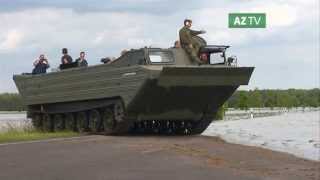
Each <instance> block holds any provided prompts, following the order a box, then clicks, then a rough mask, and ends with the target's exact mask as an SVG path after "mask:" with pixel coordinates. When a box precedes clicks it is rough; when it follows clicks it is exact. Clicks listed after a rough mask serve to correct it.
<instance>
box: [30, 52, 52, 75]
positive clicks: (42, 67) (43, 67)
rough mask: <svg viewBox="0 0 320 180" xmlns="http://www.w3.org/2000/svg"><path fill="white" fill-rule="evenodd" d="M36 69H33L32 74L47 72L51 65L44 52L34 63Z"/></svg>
mask: <svg viewBox="0 0 320 180" xmlns="http://www.w3.org/2000/svg"><path fill="white" fill-rule="evenodd" d="M33 65H34V69H33V70H32V74H44V73H46V72H47V69H48V68H49V67H50V65H49V63H48V60H47V59H46V58H45V57H44V55H43V54H41V55H40V57H39V59H37V60H36V61H35V62H34V63H33Z"/></svg>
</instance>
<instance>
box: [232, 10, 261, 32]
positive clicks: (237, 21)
mask: <svg viewBox="0 0 320 180" xmlns="http://www.w3.org/2000/svg"><path fill="white" fill-rule="evenodd" d="M265 27H266V14H265V13H230V14H229V28H265Z"/></svg>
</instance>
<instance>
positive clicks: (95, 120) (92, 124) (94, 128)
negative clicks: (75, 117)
mask: <svg viewBox="0 0 320 180" xmlns="http://www.w3.org/2000/svg"><path fill="white" fill-rule="evenodd" d="M100 122H101V116H100V112H99V111H98V110H91V111H90V115H89V129H90V130H91V132H94V133H95V132H99V131H100V127H101V126H100V124H101V123H100Z"/></svg>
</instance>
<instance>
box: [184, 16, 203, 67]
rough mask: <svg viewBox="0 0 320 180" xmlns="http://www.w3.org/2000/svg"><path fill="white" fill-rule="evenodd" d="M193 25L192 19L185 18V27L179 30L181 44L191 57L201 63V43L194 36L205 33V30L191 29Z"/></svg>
mask: <svg viewBox="0 0 320 180" xmlns="http://www.w3.org/2000/svg"><path fill="white" fill-rule="evenodd" d="M191 26H192V20H190V19H186V20H184V27H182V28H181V29H180V31H179V37H180V44H181V47H182V48H183V49H185V50H186V52H187V53H188V54H189V56H190V57H191V59H192V60H193V61H195V62H197V63H199V64H203V62H202V61H201V60H200V59H199V56H198V53H199V49H200V46H201V45H200V44H199V43H198V42H197V41H196V40H195V39H194V36H197V35H199V34H203V33H205V31H203V30H201V31H195V30H192V29H190V28H191Z"/></svg>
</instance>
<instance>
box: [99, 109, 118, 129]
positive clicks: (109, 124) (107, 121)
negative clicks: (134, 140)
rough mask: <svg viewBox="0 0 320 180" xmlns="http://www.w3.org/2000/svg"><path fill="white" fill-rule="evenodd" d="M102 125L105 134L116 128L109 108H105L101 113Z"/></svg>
mask: <svg viewBox="0 0 320 180" xmlns="http://www.w3.org/2000/svg"><path fill="white" fill-rule="evenodd" d="M102 126H103V130H104V133H105V134H114V133H115V129H116V121H115V119H114V117H113V113H112V111H111V110H110V109H109V108H106V109H105V110H104V112H103V115H102Z"/></svg>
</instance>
